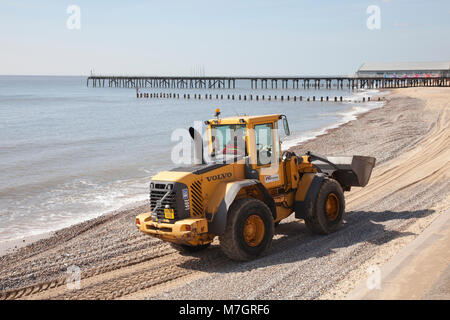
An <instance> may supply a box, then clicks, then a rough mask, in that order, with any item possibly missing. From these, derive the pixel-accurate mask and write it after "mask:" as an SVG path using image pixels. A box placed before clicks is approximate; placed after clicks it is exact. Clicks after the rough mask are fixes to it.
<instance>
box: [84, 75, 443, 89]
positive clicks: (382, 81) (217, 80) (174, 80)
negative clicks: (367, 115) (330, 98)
mask: <svg viewBox="0 0 450 320" xmlns="http://www.w3.org/2000/svg"><path fill="white" fill-rule="evenodd" d="M237 80H241V81H244V80H245V81H248V80H249V81H250V87H251V88H252V89H258V88H260V89H278V88H280V89H290V88H292V89H301V88H303V89H321V88H325V89H332V88H337V89H344V88H348V89H360V88H368V89H375V88H407V87H449V86H450V77H430V78H366V77H322V78H320V77H317V78H310V77H298V78H296V77H293V78H286V77H280V78H277V77H151V76H149V77H137V76H130V77H127V76H90V77H88V78H87V81H86V85H87V86H89V85H91V86H92V87H119V88H136V87H139V88H180V89H216V88H219V89H235V88H236V81H237Z"/></svg>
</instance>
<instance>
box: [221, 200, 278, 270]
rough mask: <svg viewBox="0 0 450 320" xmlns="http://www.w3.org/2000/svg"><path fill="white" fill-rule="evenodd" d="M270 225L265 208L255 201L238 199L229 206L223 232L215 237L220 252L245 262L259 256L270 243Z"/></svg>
mask: <svg viewBox="0 0 450 320" xmlns="http://www.w3.org/2000/svg"><path fill="white" fill-rule="evenodd" d="M273 233H274V223H273V217H272V212H271V211H270V209H269V207H268V206H267V205H266V204H265V203H264V202H262V201H260V200H257V199H253V198H250V199H238V200H236V201H235V202H234V203H233V204H232V205H231V207H230V209H229V211H228V217H227V225H226V227H225V232H224V234H223V235H221V236H220V237H219V240H220V246H221V248H222V250H223V252H224V253H225V254H226V255H227V256H228V257H229V258H230V259H233V260H239V261H246V260H251V259H255V258H257V257H259V256H261V255H263V254H264V253H265V252H266V251H267V249H268V248H269V247H270V245H271V243H272V238H273Z"/></svg>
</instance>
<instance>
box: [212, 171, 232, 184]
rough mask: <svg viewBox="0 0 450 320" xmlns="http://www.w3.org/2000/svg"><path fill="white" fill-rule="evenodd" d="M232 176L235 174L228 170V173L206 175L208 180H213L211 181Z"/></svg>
mask: <svg viewBox="0 0 450 320" xmlns="http://www.w3.org/2000/svg"><path fill="white" fill-rule="evenodd" d="M232 176H233V174H232V173H231V172H226V173H221V174H217V175H215V176H210V177H206V179H207V180H208V182H211V181H216V180H223V179H226V178H231V177H232Z"/></svg>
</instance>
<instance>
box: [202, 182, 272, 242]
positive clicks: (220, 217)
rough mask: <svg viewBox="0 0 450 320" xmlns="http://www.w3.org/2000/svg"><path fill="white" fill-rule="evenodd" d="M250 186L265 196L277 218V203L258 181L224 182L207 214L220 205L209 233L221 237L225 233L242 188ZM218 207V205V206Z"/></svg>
mask: <svg viewBox="0 0 450 320" xmlns="http://www.w3.org/2000/svg"><path fill="white" fill-rule="evenodd" d="M248 186H256V187H257V188H258V189H259V190H260V191H261V193H262V194H263V196H264V199H265V203H266V204H267V205H268V206H269V208H270V210H271V211H272V216H273V218H274V219H275V217H276V207H275V201H274V200H273V198H272V197H271V196H270V194H269V191H267V189H266V188H265V187H264V185H263V184H262V183H261V182H260V181H259V180H256V179H247V180H241V181H233V182H223V183H221V184H220V186H217V187H216V190H215V191H214V193H215V195H214V198H216V199H213V198H212V199H211V200H212V201H211V204H212V206H211V207H209V208H208V209H207V212H209V213H210V212H211V211H215V208H214V205H213V203H214V202H216V203H218V207H217V209H216V210H217V211H216V213H215V214H214V216H213V218H212V221H211V222H210V223H209V225H208V231H209V232H211V233H214V234H216V235H221V234H223V232H224V231H225V226H226V224H227V215H228V209H229V208H230V206H231V205H232V203H233V202H234V200H235V198H236V196H237V194H238V193H239V191H240V190H241V189H242V188H245V187H248ZM216 206H217V205H216Z"/></svg>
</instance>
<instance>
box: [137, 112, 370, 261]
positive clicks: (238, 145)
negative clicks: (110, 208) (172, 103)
mask: <svg viewBox="0 0 450 320" xmlns="http://www.w3.org/2000/svg"><path fill="white" fill-rule="evenodd" d="M219 115H220V110H219V109H217V110H216V115H215V118H213V119H211V120H208V121H205V124H206V133H207V139H206V140H207V148H203V142H202V141H203V140H202V136H201V134H200V133H199V132H198V131H197V130H195V129H193V128H190V129H189V132H190V135H191V137H192V138H193V141H194V144H193V145H194V155H195V156H194V158H195V163H194V164H193V165H190V166H189V167H179V168H175V169H172V170H170V171H163V172H160V173H158V174H156V175H155V176H154V177H152V180H151V182H150V212H146V213H142V214H140V215H138V216H137V217H136V226H137V228H138V229H139V230H140V231H141V232H143V233H145V234H148V235H150V236H153V237H157V238H159V239H162V240H164V241H168V242H170V243H171V244H172V246H173V247H175V248H176V249H178V250H180V251H183V252H185V253H186V252H187V253H189V252H195V251H198V250H202V249H204V248H207V247H208V246H209V245H210V244H211V242H212V241H213V240H214V238H215V237H216V236H218V237H219V240H220V246H221V248H222V250H223V252H224V253H225V254H226V255H227V256H228V257H229V258H231V259H233V260H240V261H245V260H251V259H255V258H257V257H259V256H261V255H263V254H264V253H265V252H267V250H268V248H269V247H270V245H271V242H272V237H273V235H274V228H275V226H276V225H277V224H278V223H279V222H280V221H281V220H283V219H285V218H287V217H288V216H290V215H291V214H292V213H295V218H297V219H302V220H304V221H305V224H306V226H307V227H308V228H309V229H310V230H311V231H312V232H314V233H317V234H329V233H331V232H334V231H336V230H337V229H338V228H339V227H340V226H341V224H342V221H343V219H344V213H345V199H344V191H349V190H350V188H351V187H354V186H355V187H364V186H365V185H366V184H367V183H368V181H369V178H370V175H371V172H372V169H373V167H374V165H375V158H373V157H366V156H342V157H326V156H321V155H317V154H313V153H311V152H307V153H306V154H305V155H301V156H298V155H296V154H294V153H293V152H289V151H285V152H281V142H280V138H279V130H278V129H279V125H280V124H282V126H283V128H284V133H285V135H289V134H290V132H289V124H288V121H287V118H286V116H284V115H279V114H272V115H263V116H237V117H232V118H220V117H219Z"/></svg>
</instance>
